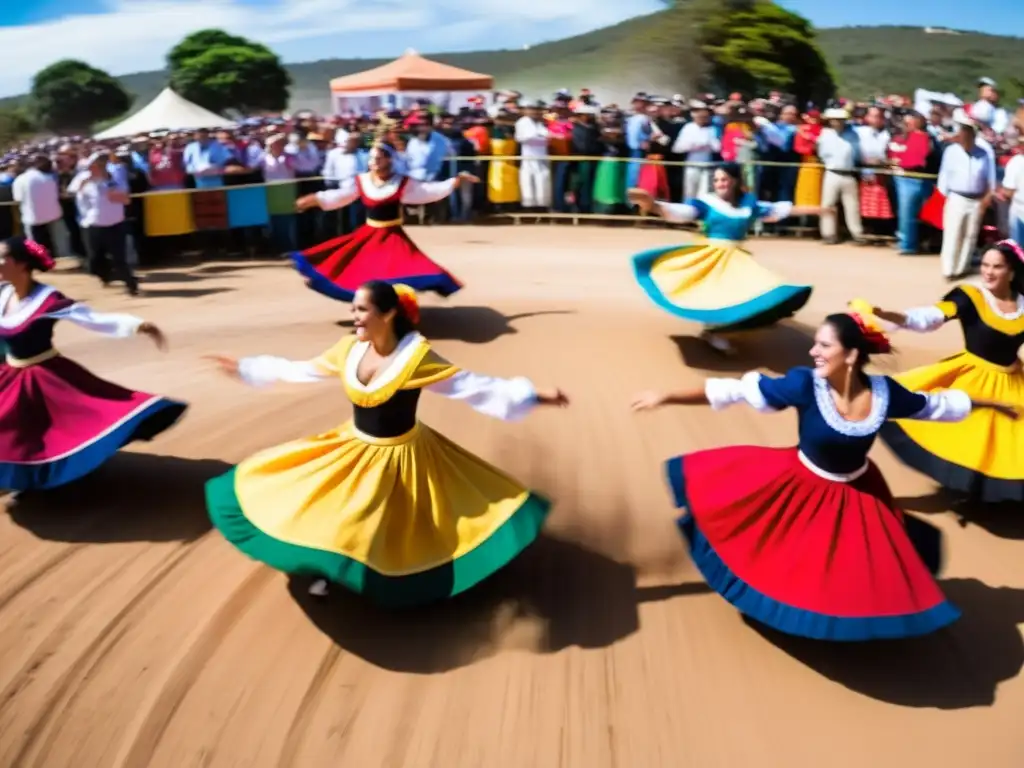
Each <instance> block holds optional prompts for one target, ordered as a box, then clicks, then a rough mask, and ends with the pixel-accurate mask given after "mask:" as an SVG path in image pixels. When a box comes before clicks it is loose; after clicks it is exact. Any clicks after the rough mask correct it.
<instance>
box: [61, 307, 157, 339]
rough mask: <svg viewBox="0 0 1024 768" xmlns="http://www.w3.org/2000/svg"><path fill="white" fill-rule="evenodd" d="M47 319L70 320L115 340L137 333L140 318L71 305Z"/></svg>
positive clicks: (141, 321)
mask: <svg viewBox="0 0 1024 768" xmlns="http://www.w3.org/2000/svg"><path fill="white" fill-rule="evenodd" d="M47 316H48V317H52V318H56V319H58V320H70V321H71V322H72V323H74V324H75V325H77V326H78V327H80V328H85V329H86V330H88V331H92V332H93V333H100V334H102V335H104V336H110V337H112V338H115V339H127V338H128V337H129V336H134V335H135V334H136V333H138V332H139V326H141V325H142V323H143V320H142V318H139V317H135V315H126V314H122V313H120V312H96V311H95V310H94V309H92V308H91V307H90V306H88V305H87V304H82V303H76V304H72V305H71V306H70V307H68V308H67V309H62V310H58V311H56V312H51V313H49V314H48V315H47Z"/></svg>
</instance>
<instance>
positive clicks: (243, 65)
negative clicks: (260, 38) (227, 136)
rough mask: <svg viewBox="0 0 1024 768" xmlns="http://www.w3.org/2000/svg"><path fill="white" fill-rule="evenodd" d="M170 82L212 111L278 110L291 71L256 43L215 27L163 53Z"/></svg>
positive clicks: (284, 100) (283, 103)
mask: <svg viewBox="0 0 1024 768" xmlns="http://www.w3.org/2000/svg"><path fill="white" fill-rule="evenodd" d="M167 64H168V68H169V69H170V73H171V87H172V88H174V90H175V91H177V92H178V93H179V94H181V95H182V96H184V97H185V98H186V99H189V100H190V101H193V102H195V103H196V104H199V105H201V106H203V107H206V108H207V109H210V110H213V111H214V112H219V113H223V112H226V111H228V110H237V111H238V112H242V113H252V112H258V111H263V110H266V111H278V110H282V109H284V108H285V107H287V105H288V95H289V94H288V91H289V88H290V87H291V84H292V79H291V75H289V74H288V71H287V70H286V69H285V68H284V66H283V65H282V64H281V59H280V58H278V57H277V55H276V54H274V52H273V51H271V50H270V49H269V48H267V47H266V46H265V45H262V44H260V43H256V42H253V41H251V40H247V39H245V38H244V37H236V36H234V35H229V34H227V33H226V32H223V31H221V30H217V29H206V30H203V31H201V32H196V33H195V34H192V35H189V36H188V37H186V38H185V39H184V40H182V41H181V42H180V43H178V45H176V46H175V47H174V48H173V49H172V50H171V52H170V53H169V54H168V56H167Z"/></svg>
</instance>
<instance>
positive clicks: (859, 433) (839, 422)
mask: <svg viewBox="0 0 1024 768" xmlns="http://www.w3.org/2000/svg"><path fill="white" fill-rule="evenodd" d="M868 379H869V380H870V382H871V412H870V413H869V414H868V416H867V418H866V419H863V420H862V421H849V420H848V419H844V418H843V416H842V414H841V413H839V409H838V408H836V404H835V401H834V400H833V399H832V393H831V392H830V391H829V386H828V382H827V381H826V380H825V379H822V378H819V377H817V376H815V377H814V400H815V403H816V404H817V406H818V411H819V412H820V413H821V417H822V418H823V419H824V420H825V423H826V424H827V425H828V426H829V428H830V429H832V430H834V431H836V432H838V433H839V434H841V435H845V436H846V437H868V436H869V435H873V434H875V433H876V432H878V430H879V429H881V428H882V424H884V423H885V418H886V416H887V415H888V413H889V386H888V384H886V381H885V377H884V376H869V377H868Z"/></svg>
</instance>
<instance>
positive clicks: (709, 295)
mask: <svg viewBox="0 0 1024 768" xmlns="http://www.w3.org/2000/svg"><path fill="white" fill-rule="evenodd" d="M713 184H714V192H713V193H712V194H710V195H704V196H701V197H699V198H696V199H693V200H688V201H687V202H685V203H682V204H679V203H669V202H663V201H658V200H655V199H654V198H653V197H651V195H650V194H649V193H647V192H645V191H643V190H641V189H632V190H630V192H629V198H630V201H631V202H632V203H633V204H634V205H638V206H639V207H640V209H641V211H643V212H645V213H648V212H651V211H654V212H656V213H658V214H659V215H660V216H662V217H664V218H665V219H667V220H669V221H674V222H680V223H681V222H688V221H697V220H700V221H702V222H703V223H704V233H705V235H706V236H707V241H706V242H703V243H696V244H694V245H684V246H669V247H668V248H654V249H652V250H649V251H644V252H643V253H640V254H637V255H636V256H634V257H633V272H634V274H635V276H636V280H637V282H638V283H640V287H641V288H642V289H643V290H644V292H645V293H646V294H647V295H648V296H649V297H650V299H651V300H652V301H653V302H654V303H655V304H657V305H658V306H659V307H661V308H662V309H664V310H665V311H667V312H670V313H672V314H673V315H676V316H677V317H682V318H685V319H687V320H694V321H696V322H698V323H702V324H704V325H705V326H706V330H705V331H704V333H702V334H701V338H703V339H704V340H705V341H707V342H708V343H709V344H711V346H712V347H714V348H715V349H717V350H718V351H720V352H726V353H728V352H731V351H732V345H731V344H730V343H729V342H728V340H727V339H725V338H723V337H722V336H721V335H719V334H722V333H727V332H730V331H740V330H749V329H752V328H761V327H764V326H768V325H772V324H773V323H775V322H777V321H778V320H782V319H784V318H787V317H789V316H790V315H793V314H795V313H796V312H797V311H799V310H800V308H801V307H803V306H804V304H806V303H807V300H808V299H809V298H810V297H811V286H809V285H790V284H787V283H784V282H783V281H782V280H781V279H780V278H779V277H778V275H776V274H775V273H773V272H771V271H770V270H768V269H766V268H765V267H762V266H761V265H760V264H758V263H757V262H756V261H754V258H753V256H751V255H750V254H749V253H748V252H747V251H745V250H743V249H742V248H741V247H740V244H741V243H742V241H743V240H745V239H746V237H747V232H748V231H749V229H750V225H751V223H752V222H753V221H754V220H755V219H763V220H765V221H781V220H782V219H785V218H788V217H789V216H816V215H818V214H819V213H820V209H818V208H813V209H811V208H807V209H801V208H796V207H794V206H793V204H792V203H788V202H779V203H762V202H759V201H758V200H757V198H756V197H754V195H752V194H750V193H748V192H747V191H746V190H745V189H744V188H743V181H742V174H741V169H740V167H739V166H738V165H733V164H728V165H723V166H721V167H719V168H717V169H715V173H714V177H713Z"/></svg>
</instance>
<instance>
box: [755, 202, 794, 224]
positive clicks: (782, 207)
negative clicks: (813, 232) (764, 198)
mask: <svg viewBox="0 0 1024 768" xmlns="http://www.w3.org/2000/svg"><path fill="white" fill-rule="evenodd" d="M792 212H793V203H791V202H789V201H787V200H780V201H778V202H776V203H768V202H758V204H757V216H758V218H761V219H767V220H769V221H783V220H785V219H788V218H789V214H790V213H792Z"/></svg>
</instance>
